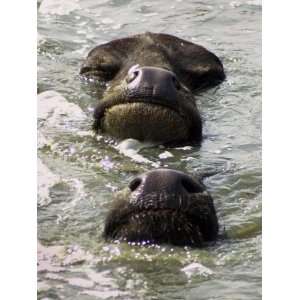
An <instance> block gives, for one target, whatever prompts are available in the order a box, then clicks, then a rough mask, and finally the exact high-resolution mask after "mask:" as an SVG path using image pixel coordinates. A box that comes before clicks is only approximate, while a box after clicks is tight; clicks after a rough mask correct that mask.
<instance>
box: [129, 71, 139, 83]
mask: <svg viewBox="0 0 300 300" xmlns="http://www.w3.org/2000/svg"><path fill="white" fill-rule="evenodd" d="M139 72H140V71H139V70H135V71H133V72H130V73H129V74H128V75H127V77H126V82H127V83H130V82H132V81H133V80H134V79H136V78H137V77H138V75H139Z"/></svg>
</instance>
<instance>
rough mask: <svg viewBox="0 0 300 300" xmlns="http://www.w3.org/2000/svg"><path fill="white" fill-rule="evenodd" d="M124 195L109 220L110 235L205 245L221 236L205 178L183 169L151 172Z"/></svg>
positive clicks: (108, 235)
mask: <svg viewBox="0 0 300 300" xmlns="http://www.w3.org/2000/svg"><path fill="white" fill-rule="evenodd" d="M120 195H122V196H119V199H117V200H116V201H115V202H114V203H113V207H112V209H111V211H110V212H109V214H108V216H107V219H106V222H105V228H104V233H103V235H104V237H105V238H106V239H113V240H122V241H127V242H141V243H169V244H173V245H180V246H183V245H190V246H196V247H201V246H203V245H204V244H205V242H209V241H214V240H215V239H216V238H217V234H218V220H217V216H216V212H215V208H214V205H213V200H212V198H211V196H210V195H209V193H208V192H207V191H206V189H205V186H204V185H203V184H202V183H201V182H198V181H197V180H195V179H194V178H193V177H191V176H189V175H186V174H185V173H183V172H179V171H175V170H170V169H157V170H154V171H150V172H147V173H145V174H142V175H141V176H138V177H136V178H135V179H134V180H132V181H131V183H130V184H129V189H127V193H123V194H120Z"/></svg>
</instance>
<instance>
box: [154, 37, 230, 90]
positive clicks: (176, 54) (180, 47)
mask: <svg viewBox="0 0 300 300" xmlns="http://www.w3.org/2000/svg"><path fill="white" fill-rule="evenodd" d="M154 39H156V40H157V41H158V42H159V43H161V44H162V45H163V46H164V48H165V49H166V51H167V53H168V55H169V58H170V60H171V62H172V64H173V65H174V67H175V71H176V73H177V74H178V76H179V78H180V80H181V81H183V82H184V84H185V85H186V86H188V87H189V88H190V89H192V90H196V89H203V88H208V87H213V86H215V85H217V84H219V83H220V82H222V81H223V80H224V79H225V73H224V69H223V65H222V62H221V61H220V59H219V58H218V57H217V56H216V55H215V54H213V53H212V52H210V51H208V50H207V49H205V48H204V47H202V46H199V45H196V44H194V43H191V42H188V41H185V40H183V39H180V38H177V37H174V36H172V35H168V34H156V35H155V37H154Z"/></svg>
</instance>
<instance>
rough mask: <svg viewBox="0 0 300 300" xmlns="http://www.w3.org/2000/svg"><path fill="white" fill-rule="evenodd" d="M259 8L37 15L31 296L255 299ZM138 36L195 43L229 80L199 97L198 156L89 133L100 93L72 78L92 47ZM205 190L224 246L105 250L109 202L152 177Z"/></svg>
mask: <svg viewBox="0 0 300 300" xmlns="http://www.w3.org/2000/svg"><path fill="white" fill-rule="evenodd" d="M260 20H261V3H260V1H257V0H256V1H254V0H253V1H229V0H221V1H215V0H214V1H192V0H188V1H182V0H175V1H156V0H155V1H142V0H126V1H120V0H103V1H99V0H85V1H83V0H79V1H76V0H68V1H61V0H44V1H39V5H38V32H39V36H38V92H39V93H41V94H40V95H39V99H38V106H39V115H38V155H39V174H38V175H39V186H38V188H39V197H38V200H39V203H38V239H39V247H38V261H39V266H38V271H39V273H38V279H39V282H38V298H39V299H42V298H49V299H63V298H64V299H222V300H224V299H230V300H233V299H236V300H241V299H248V300H253V299H260V298H261V64H260V58H261V48H260V44H261V42H260V31H261V28H260ZM145 31H153V32H165V33H170V34H174V35H177V36H179V37H181V38H184V39H188V40H191V41H193V42H194V43H199V44H202V45H203V46H205V47H207V48H208V49H210V50H212V51H213V52H215V53H216V54H217V55H218V56H219V57H220V58H221V59H222V61H223V64H224V66H225V70H226V73H227V80H226V81H225V82H224V83H223V84H222V85H221V86H219V87H217V88H214V89H212V90H209V91H206V92H204V93H202V94H199V95H198V96H197V99H198V106H199V109H201V111H202V114H203V118H204V120H205V122H204V134H205V141H204V142H203V144H202V147H201V149H199V148H197V147H181V148H175V149H164V148H160V147H148V145H143V144H135V143H133V144H132V142H131V141H125V142H123V143H121V144H120V141H116V140H114V139H112V138H110V137H107V136H97V137H96V136H94V134H93V132H92V131H91V123H92V111H93V107H94V106H95V104H96V102H97V97H99V95H100V94H101V93H99V86H98V85H97V83H94V87H93V86H91V85H88V84H87V83H85V82H82V81H80V79H79V76H78V70H79V68H80V64H81V62H82V59H83V58H84V57H85V56H86V54H87V52H88V51H89V49H91V48H92V47H94V46H95V45H97V44H99V43H103V42H106V41H109V40H112V39H115V38H120V37H125V36H127V35H130V34H135V33H141V32H145ZM164 166H165V167H170V168H174V169H179V170H183V171H186V172H188V173H191V174H195V175H197V174H200V173H201V172H212V173H215V175H213V176H211V177H208V178H207V179H206V180H205V183H206V185H207V186H208V188H209V191H210V193H211V194H212V196H213V197H214V200H215V205H216V208H217V212H218V215H219V219H220V223H221V227H222V234H223V236H224V238H223V239H221V240H219V241H218V242H217V243H216V244H215V245H213V246H211V247H209V248H206V249H190V248H176V247H171V246H157V245H153V246H147V247H144V246H141V245H126V244H109V243H105V242H104V241H103V240H102V238H101V231H102V228H103V220H104V217H105V215H106V213H107V211H108V209H109V207H110V201H111V199H112V194H113V193H114V192H115V191H117V190H119V189H121V188H123V187H124V186H125V185H126V184H127V183H128V182H129V181H130V179H131V178H133V177H134V176H135V175H136V174H138V173H140V172H143V171H146V170H149V169H151V168H155V167H164Z"/></svg>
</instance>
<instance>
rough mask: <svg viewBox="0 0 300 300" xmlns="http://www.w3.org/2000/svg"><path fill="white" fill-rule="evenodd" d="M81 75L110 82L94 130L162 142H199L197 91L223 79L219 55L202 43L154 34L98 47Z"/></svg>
mask: <svg viewBox="0 0 300 300" xmlns="http://www.w3.org/2000/svg"><path fill="white" fill-rule="evenodd" d="M80 74H81V75H82V76H83V77H86V78H93V79H96V80H97V81H99V82H102V83H103V82H105V83H107V84H108V85H107V88H106V90H105V92H104V93H103V97H102V99H100V102H99V104H98V105H97V107H96V108H95V111H94V119H95V120H94V125H93V127H94V129H95V131H96V132H107V133H108V134H110V135H113V136H115V137H118V138H122V139H124V138H134V139H138V140H141V141H150V142H158V143H163V144H182V143H200V142H201V140H202V120H201V116H200V112H199V110H198V108H197V106H196V101H195V98H194V95H193V93H194V92H195V91H196V90H202V89H206V88H209V87H213V86H216V85H217V84H219V83H220V82H222V81H223V80H224V78H225V74H224V70H223V66H222V63H221V61H220V60H219V58H218V57H217V56H215V55H214V54H213V53H211V52H209V51H208V50H206V49H205V48H204V47H202V46H199V45H196V44H193V43H190V42H188V41H185V40H182V39H179V38H177V37H174V36H171V35H167V34H155V33H145V34H139V35H135V36H131V37H128V38H123V39H118V40H114V41H111V42H109V43H106V44H103V45H100V46H97V47H95V48H94V49H92V50H91V51H90V53H89V54H88V56H87V58H86V60H85V62H84V64H83V65H82V67H81V70H80Z"/></svg>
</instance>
